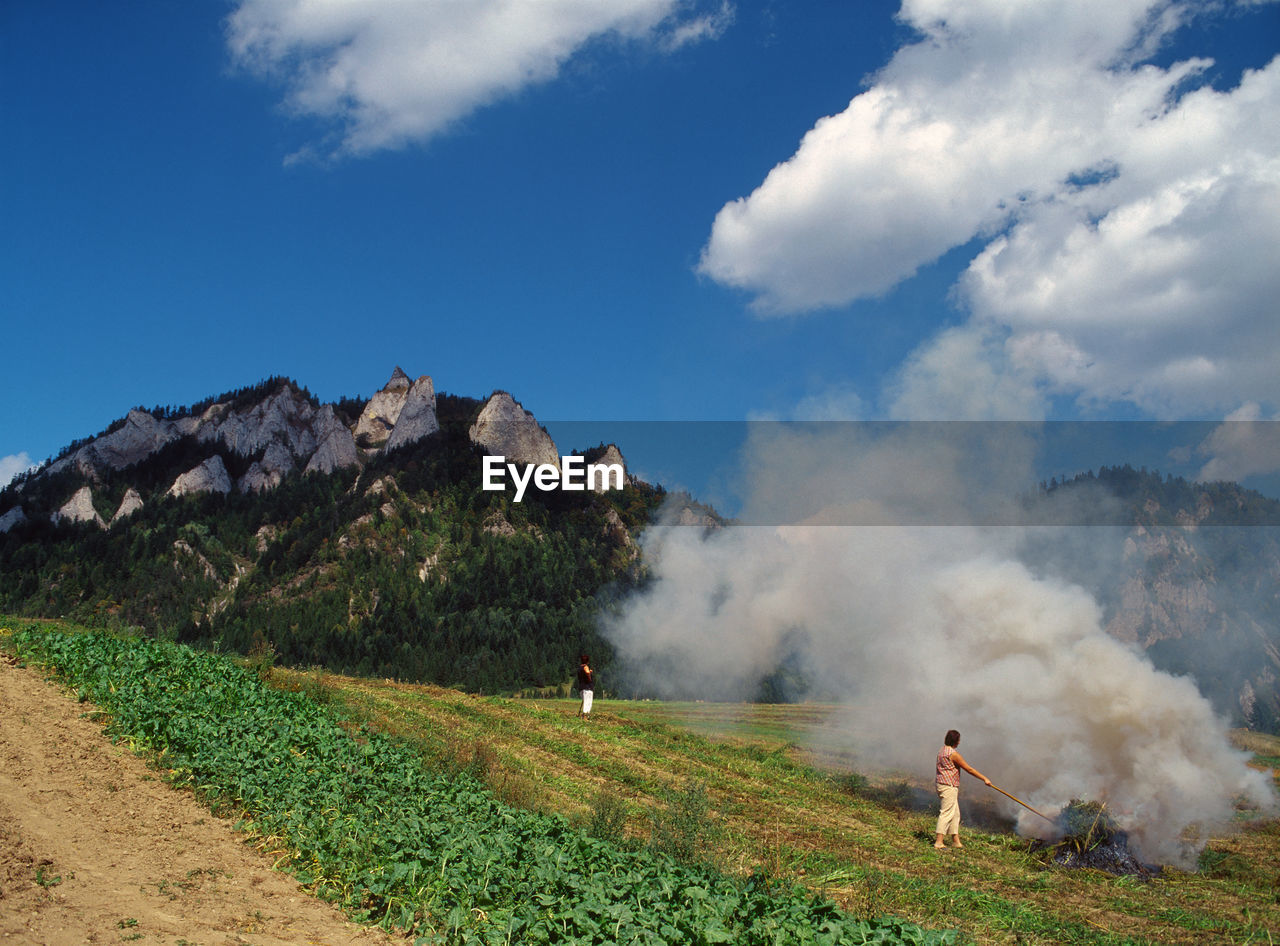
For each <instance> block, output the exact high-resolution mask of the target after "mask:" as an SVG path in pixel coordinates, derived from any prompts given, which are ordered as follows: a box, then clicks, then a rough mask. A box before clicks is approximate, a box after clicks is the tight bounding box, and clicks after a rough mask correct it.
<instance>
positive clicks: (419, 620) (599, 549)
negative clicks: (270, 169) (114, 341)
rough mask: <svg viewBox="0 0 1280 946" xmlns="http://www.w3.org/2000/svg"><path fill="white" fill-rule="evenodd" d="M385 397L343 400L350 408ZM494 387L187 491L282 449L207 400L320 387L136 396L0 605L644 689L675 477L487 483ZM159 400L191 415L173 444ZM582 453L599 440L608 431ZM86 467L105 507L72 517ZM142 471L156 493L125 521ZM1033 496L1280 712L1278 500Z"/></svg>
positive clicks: (171, 632)
mask: <svg viewBox="0 0 1280 946" xmlns="http://www.w3.org/2000/svg"><path fill="white" fill-rule="evenodd" d="M401 377H402V378H403V376H401ZM403 380H404V381H405V382H406V386H407V379H403ZM384 391H385V389H384ZM273 399H274V400H273ZM286 402H287V403H286ZM372 403H373V401H370V400H367V399H363V398H346V399H343V400H340V401H338V402H336V403H335V404H332V405H326V406H324V409H325V410H326V411H327V410H328V409H330V408H331V409H332V416H333V417H336V419H337V421H338V422H339V423H340V424H341V425H344V427H345V429H346V430H352V429H354V428H355V427H356V426H357V424H358V421H360V419H361V417H362V413H363V412H365V410H366V405H370V404H372ZM484 403H485V402H481V401H479V400H476V399H472V398H466V397H458V396H453V395H448V394H440V395H439V396H438V397H436V399H435V408H434V409H435V415H436V419H437V420H438V422H439V430H438V431H436V432H435V433H432V434H430V435H427V436H424V437H423V438H422V439H418V440H416V441H414V442H412V443H410V444H408V445H406V446H403V447H401V448H399V449H395V450H392V451H390V452H387V451H386V450H383V449H375V448H368V447H366V448H365V449H364V450H363V453H362V455H361V457H360V459H359V462H358V463H355V464H354V465H350V466H346V467H343V468H339V469H335V471H334V472H331V473H320V472H314V471H313V472H311V473H304V472H301V471H300V469H299V467H298V466H295V467H294V468H293V471H292V472H289V473H287V475H284V476H283V478H282V479H281V480H280V482H279V484H278V485H275V486H272V487H271V488H263V489H248V490H247V491H246V490H245V489H243V488H233V489H231V490H230V491H229V492H226V493H223V492H216V491H215V492H196V493H192V494H190V495H185V496H174V495H170V492H169V489H170V485H171V484H174V483H175V478H176V477H178V476H179V475H180V474H183V473H185V472H187V471H190V470H192V469H193V468H195V467H197V466H199V465H200V464H201V463H202V462H204V461H206V460H209V459H210V458H212V457H214V456H215V455H216V456H218V457H219V458H220V459H221V461H222V463H223V464H224V465H225V467H226V471H227V474H228V476H229V477H230V478H231V480H232V481H233V482H235V481H238V480H239V478H240V477H242V476H245V475H246V473H247V472H248V471H250V469H251V467H253V465H254V464H255V463H259V462H261V461H263V459H264V455H265V453H267V452H268V451H269V449H270V448H271V447H262V446H259V448H258V449H257V450H256V451H255V452H251V453H242V452H239V451H238V450H237V449H229V448H228V447H227V445H226V443H225V442H224V441H223V440H220V439H219V438H218V436H216V435H213V432H211V431H210V430H209V429H207V428H206V429H204V430H203V435H197V434H192V433H182V434H181V435H178V434H177V433H175V431H183V432H185V431H190V430H198V429H200V428H199V427H198V426H196V424H197V422H200V423H204V421H203V420H201V418H202V417H204V415H205V413H206V411H210V410H211V409H212V413H214V414H217V413H218V412H219V411H221V412H222V413H221V414H219V415H218V416H225V415H226V414H227V413H233V412H236V411H243V412H244V413H243V415H242V419H243V418H245V417H256V418H257V420H256V421H255V422H257V423H260V424H265V421H263V416H265V413H267V410H266V408H267V407H269V406H270V405H272V404H275V405H276V407H280V406H281V405H282V404H283V405H284V406H285V407H290V405H292V407H290V409H291V410H294V411H295V412H296V413H295V414H294V415H290V418H291V419H288V420H287V421H285V423H295V422H296V423H301V422H302V421H301V420H299V418H303V419H304V420H305V416H306V415H308V414H309V412H310V413H312V414H315V415H318V414H319V413H320V409H321V405H320V404H319V402H318V400H317V399H316V398H315V397H314V396H312V395H311V394H310V393H309V392H308V391H307V390H306V389H305V388H301V387H299V386H297V385H296V384H294V382H292V381H290V380H289V379H285V378H270V379H267V380H266V381H263V382H261V383H260V384H257V385H254V386H251V387H246V388H241V389H238V390H235V391H229V392H227V393H226V394H223V395H221V396H219V397H216V398H208V399H206V400H204V401H202V402H200V403H199V404H196V405H192V406H190V407H183V408H175V407H155V408H151V409H149V410H146V411H145V412H144V413H145V414H146V415H148V416H149V418H150V420H148V418H147V417H141V420H140V419H139V418H140V415H139V414H136V413H135V414H134V415H132V417H133V420H132V424H133V425H134V427H135V428H137V430H138V431H142V433H141V434H139V436H142V437H143V440H142V442H143V443H144V448H145V449H144V450H143V451H142V453H140V454H139V455H140V456H143V457H144V458H143V459H141V460H139V461H137V462H134V463H132V464H131V465H126V466H120V467H117V466H113V465H111V464H110V463H107V462H101V458H99V460H98V461H94V462H91V463H88V465H86V463H85V462H83V460H82V459H77V457H79V456H80V454H77V452H76V451H77V450H78V449H80V448H82V447H84V446H85V445H92V444H94V443H95V442H97V439H98V438H101V437H104V436H106V435H108V434H112V433H113V432H114V431H123V432H124V434H128V433H129V432H128V431H127V430H125V427H126V423H127V422H126V420H122V421H120V422H117V423H116V424H113V425H112V426H111V427H109V428H108V429H107V430H106V431H103V433H102V434H99V435H98V438H88V439H86V440H82V441H78V442H77V443H75V444H72V445H70V446H69V447H68V448H67V449H66V450H64V451H63V452H62V454H60V457H61V458H62V460H63V462H60V463H58V464H56V465H53V468H52V469H51V468H50V467H45V468H43V469H41V470H39V471H36V472H33V473H29V474H26V475H23V476H21V477H19V478H18V479H17V480H15V481H14V482H13V483H11V484H10V485H9V486H7V487H6V488H5V489H4V490H0V514H6V515H7V514H8V511H10V510H16V509H19V507H20V509H21V511H22V513H23V515H22V516H21V517H18V518H16V519H15V520H14V521H11V522H9V523H7V524H6V525H7V530H6V531H0V612H4V613H9V614H14V615H20V616H31V617H39V616H44V617H66V618H68V619H71V620H74V621H77V622H81V623H86V624H91V625H102V626H108V627H119V628H135V629H141V630H142V632H143V633H146V634H151V635H158V636H167V637H173V638H176V639H178V640H181V641H184V642H189V643H194V644H198V645H200V646H204V647H208V648H214V649H223V650H229V651H234V652H238V653H249V652H252V651H255V650H256V651H259V652H261V653H262V654H264V656H266V657H269V658H271V659H275V660H278V661H280V662H282V663H287V664H289V665H292V666H297V667H309V666H323V667H326V668H328V669H331V670H335V671H338V672H345V673H351V674H356V675H366V676H379V677H391V678H396V679H401V680H408V681H429V682H434V683H440V684H444V685H449V686H456V687H459V688H462V689H466V690H470V691H473V692H474V691H481V692H486V693H494V692H501V693H513V692H521V691H526V692H527V691H542V692H546V691H552V692H555V691H563V690H566V689H567V687H568V683H569V681H570V679H571V674H572V671H573V668H574V667H575V665H576V655H577V654H579V653H581V652H584V651H585V652H588V653H590V654H591V655H592V656H593V663H594V664H595V665H596V666H597V668H598V669H600V670H601V671H602V673H601V678H602V680H603V681H604V687H605V689H606V691H608V690H609V689H610V688H612V689H613V692H615V693H617V692H619V690H621V691H623V692H630V691H629V687H628V684H627V681H626V677H625V668H622V667H614V666H611V656H612V655H611V651H610V647H609V644H608V643H607V641H605V640H604V639H603V638H602V637H601V636H600V633H599V631H598V628H599V626H600V623H601V622H600V618H601V616H602V614H603V613H604V612H605V611H606V610H607V609H610V608H613V607H620V606H621V602H622V600H623V599H624V597H625V596H626V595H627V594H628V593H629V592H630V591H632V590H634V589H635V588H637V587H638V586H639V585H641V584H642V583H643V582H644V581H645V580H646V575H645V569H644V566H643V562H642V559H641V555H640V550H639V547H638V545H637V538H638V537H639V534H640V532H641V531H642V530H643V529H644V528H645V527H646V526H647V525H648V524H649V523H650V522H651V521H653V519H654V517H655V515H656V513H657V511H658V509H659V507H661V506H662V505H663V503H664V502H667V501H670V500H671V499H672V497H668V496H666V494H665V493H664V491H663V490H662V489H661V487H656V486H650V485H647V484H644V483H642V482H628V483H627V485H626V487H625V489H623V490H620V491H612V492H608V493H604V494H596V493H591V492H560V491H552V492H539V491H538V490H537V489H535V488H532V487H531V488H530V489H529V491H528V493H527V494H526V495H525V497H524V501H523V502H520V503H516V502H514V501H513V490H511V489H508V490H507V491H506V492H495V491H485V490H483V489H482V488H481V474H482V465H481V457H482V455H483V454H484V452H485V451H484V450H483V449H482V448H481V447H480V446H478V445H477V443H475V442H473V440H472V439H471V434H470V430H471V427H472V425H473V424H474V423H475V422H476V420H477V417H478V416H479V415H480V413H481V410H482V407H483V406H484ZM255 411H256V412H257V413H256V414H255ZM179 419H188V420H189V421H190V423H187V422H186V421H181V422H180V423H179ZM276 419H277V420H278V419H279V417H278V415H277V417H276ZM530 420H532V417H531V415H530ZM152 422H154V423H156V424H161V423H169V422H174V424H175V425H176V426H171V427H169V428H166V431H167V432H166V433H165V436H166V437H168V438H169V439H163V438H161V440H160V441H156V443H157V444H158V445H157V446H155V447H154V448H152V446H150V441H147V440H146V436H150V434H147V433H146V431H145V430H144V428H146V427H147V425H148V424H150V423H152ZM535 423H536V422H535ZM264 429H265V427H263V428H261V429H260V431H259V432H261V430H264ZM295 432H296V431H295ZM544 433H545V432H544ZM144 435H145V436H144ZM277 435H278V436H286V434H280V433H279V431H277V433H276V434H272V436H277ZM277 442H278V441H272V446H274V445H275V444H276V443H277ZM581 452H582V454H583V455H584V457H585V458H586V460H587V462H592V461H594V460H595V458H597V457H599V456H601V455H602V454H603V453H604V452H605V447H604V445H599V446H596V447H590V448H588V449H585V450H583V451H581ZM90 453H91V454H92V450H90ZM86 485H89V486H91V490H90V492H91V501H92V504H93V510H90V511H89V512H93V511H96V513H97V514H98V516H100V517H101V521H89V522H76V521H72V520H71V519H69V518H68V517H66V516H59V510H60V509H61V508H63V506H64V504H66V503H67V500H68V497H70V496H72V495H73V494H77V491H81V492H83V487H84V486H86ZM130 493H134V494H137V497H138V498H140V499H141V506H140V507H138V508H136V509H135V511H133V512H132V514H131V515H129V516H128V517H127V518H121V519H120V520H119V521H115V522H112V519H113V516H114V514H115V511H116V510H117V509H119V508H120V506H121V503H122V501H123V500H124V499H125V497H126V495H129V494H130ZM1024 500H1025V503H1026V509H1027V511H1028V517H1027V521H1028V524H1039V525H1042V526H1044V527H1045V528H1044V529H1041V530H1036V529H1032V530H1028V536H1029V538H1028V539H1027V540H1026V542H1025V543H1024V549H1023V552H1022V554H1023V556H1024V559H1025V560H1026V561H1027V563H1028V564H1029V565H1031V566H1032V567H1033V568H1036V569H1037V570H1039V571H1044V572H1055V573H1056V574H1058V575H1059V576H1060V577H1063V578H1066V579H1067V580H1069V581H1072V582H1074V583H1077V584H1079V585H1081V586H1083V587H1085V588H1087V589H1088V590H1089V591H1090V592H1091V593H1092V594H1093V595H1094V596H1095V598H1096V600H1097V601H1098V602H1099V604H1100V606H1101V607H1102V609H1103V612H1104V620H1105V621H1106V626H1107V629H1108V631H1109V632H1110V633H1111V634H1112V635H1113V636H1115V637H1117V638H1118V639H1120V640H1123V641H1126V642H1128V643H1131V644H1133V645H1135V646H1137V647H1140V648H1141V649H1143V650H1144V651H1145V652H1146V653H1147V654H1148V656H1149V657H1150V658H1151V659H1152V661H1153V663H1155V665H1156V666H1157V667H1158V668H1160V669H1164V670H1168V671H1170V672H1173V673H1177V674H1189V675H1191V676H1193V677H1194V678H1195V679H1196V681H1197V683H1198V684H1199V685H1200V687H1201V689H1202V690H1203V691H1204V692H1205V693H1206V695H1207V696H1209V697H1210V698H1211V699H1212V700H1213V701H1214V703H1215V705H1216V706H1217V708H1218V709H1219V711H1220V712H1222V713H1223V715H1225V716H1227V717H1229V718H1231V719H1232V721H1234V722H1236V723H1238V724H1242V725H1249V726H1253V727H1255V728H1259V729H1266V730H1270V731H1278V730H1280V583H1278V582H1277V580H1276V579H1277V576H1280V538H1278V535H1280V530H1277V528H1275V526H1277V525H1280V503H1278V502H1276V501H1275V500H1272V499H1269V498H1267V497H1265V496H1262V495H1261V494H1259V493H1256V492H1253V491H1250V490H1246V489H1243V488H1241V487H1240V486H1239V485H1238V484H1235V483H1207V484H1206V483H1194V482H1191V481H1188V480H1185V479H1182V478H1179V477H1173V476H1162V475H1161V474H1160V473H1158V472H1155V471H1148V470H1145V469H1134V468H1133V467H1130V466H1115V467H1102V468H1100V469H1099V470H1097V471H1096V472H1093V471H1091V472H1087V473H1081V474H1078V475H1074V476H1071V477H1068V478H1065V479H1061V480H1059V479H1057V478H1055V479H1053V480H1050V481H1047V482H1045V483H1041V484H1040V488H1039V489H1038V490H1034V491H1033V492H1032V494H1030V495H1028V496H1026V497H1024ZM687 505H688V507H689V509H690V510H691V511H695V512H696V513H697V515H696V516H695V517H694V518H695V519H706V518H707V517H710V519H711V520H715V519H716V518H717V517H715V516H714V512H713V511H711V510H708V509H707V508H706V507H700V506H698V505H697V504H695V503H692V502H691V501H690V502H689V503H688V504H687ZM1063 510H1065V511H1066V513H1067V514H1066V515H1063V514H1062V511H1063ZM1042 513H1043V515H1042ZM80 514H81V515H83V514H84V510H81V511H80ZM107 523H111V524H110V525H107ZM1064 526H1065V527H1068V528H1066V529H1063V528H1060V527H1064ZM1076 526H1089V527H1090V528H1088V529H1086V530H1084V533H1083V534H1082V533H1081V532H1080V530H1078V529H1075V528H1074V527H1076ZM1095 527H1101V528H1095ZM1073 532H1074V533H1075V535H1074V537H1072V536H1071V535H1070V533H1073ZM1073 542H1074V543H1076V545H1078V547H1079V548H1078V549H1077V553H1076V554H1064V549H1069V548H1070V546H1071V544H1072V543H1073ZM797 673H799V670H798V668H797V666H793V665H792V664H791V663H789V662H787V661H784V662H783V663H782V665H780V666H779V667H777V668H776V669H775V670H774V672H773V673H771V674H769V675H766V676H765V677H764V678H763V679H762V680H761V681H760V686H759V692H758V694H757V695H758V698H759V699H762V700H766V701H768V700H774V699H780V698H783V695H784V694H786V693H788V692H798V691H803V689H804V687H803V686H802V685H799V684H800V683H802V682H803V681H797V680H796V679H795V677H796V674H797Z"/></svg>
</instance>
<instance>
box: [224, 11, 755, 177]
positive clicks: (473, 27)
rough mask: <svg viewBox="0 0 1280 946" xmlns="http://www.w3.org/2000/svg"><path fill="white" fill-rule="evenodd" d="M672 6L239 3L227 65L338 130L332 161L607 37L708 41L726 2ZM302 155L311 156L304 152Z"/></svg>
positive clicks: (418, 137)
mask: <svg viewBox="0 0 1280 946" xmlns="http://www.w3.org/2000/svg"><path fill="white" fill-rule="evenodd" d="M691 7H692V4H690V3H688V2H684V0H539V2H536V3H531V2H528V0H421V2H414V3H406V2H403V0H327V2H323V3H321V2H316V0H241V2H240V4H239V6H238V7H237V9H236V10H235V12H234V13H232V15H231V16H230V17H229V19H228V21H227V27H228V29H227V33H228V44H229V46H230V49H231V52H232V54H233V56H234V57H235V59H236V61H237V62H238V63H240V64H242V65H244V66H246V67H248V68H250V69H252V70H254V71H257V72H259V73H262V74H266V75H275V76H279V77H281V78H282V79H283V80H284V81H285V83H286V84H287V86H288V90H289V91H288V105H289V106H290V108H292V109H293V110H294V111H296V112H298V113H301V114H306V115H314V116H318V117H320V118H322V119H327V120H332V121H333V122H335V123H336V124H337V125H339V126H340V127H341V129H342V130H341V142H340V144H339V145H338V146H337V148H336V149H335V150H336V152H337V153H339V154H353V155H359V154H366V153H369V152H372V151H376V150H379V149H382V148H396V147H401V146H403V145H406V144H409V143H412V142H421V141H425V140H426V139H428V138H430V137H431V136H433V135H435V134H438V133H440V132H441V131H442V130H444V129H446V128H448V126H449V125H450V124H451V123H453V122H455V121H457V120H458V119H460V118H462V117H463V116H465V115H467V114H469V113H470V112H472V111H474V110H475V109H477V108H479V107H481V106H483V105H485V104H488V103H490V102H492V101H494V100H496V99H499V98H502V97H504V96H507V95H511V94H512V93H514V92H516V91H518V90H519V89H521V88H523V87H525V86H527V85H530V84H533V83H537V82H544V81H546V80H548V79H551V78H553V77H554V76H555V75H556V74H557V72H558V71H559V69H560V67H561V66H562V65H563V63H564V62H565V61H566V60H568V59H569V58H570V57H571V56H572V55H573V54H574V53H575V52H576V51H577V50H579V49H580V48H581V47H582V46H583V45H584V44H585V43H587V42H588V41H590V40H592V39H595V38H599V37H603V36H607V35H613V36H617V37H620V38H624V39H644V40H651V41H653V42H654V43H656V44H657V45H658V46H659V47H660V48H664V49H674V48H678V47H680V46H683V45H687V44H688V43H690V42H696V41H699V40H701V39H706V38H713V37H714V36H717V35H719V31H722V30H723V29H724V27H725V25H726V24H727V22H728V19H729V18H730V17H731V13H732V11H731V8H729V7H728V6H727V5H725V6H721V7H719V8H717V9H716V10H715V11H713V12H711V13H705V14H701V15H699V14H697V12H696V11H695V10H693V9H691ZM302 151H303V152H307V153H313V152H316V151H317V149H316V148H315V147H314V146H309V147H307V148H304V149H302Z"/></svg>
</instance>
